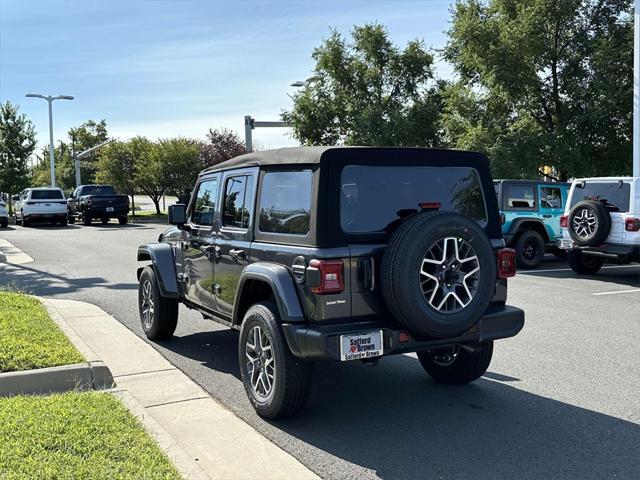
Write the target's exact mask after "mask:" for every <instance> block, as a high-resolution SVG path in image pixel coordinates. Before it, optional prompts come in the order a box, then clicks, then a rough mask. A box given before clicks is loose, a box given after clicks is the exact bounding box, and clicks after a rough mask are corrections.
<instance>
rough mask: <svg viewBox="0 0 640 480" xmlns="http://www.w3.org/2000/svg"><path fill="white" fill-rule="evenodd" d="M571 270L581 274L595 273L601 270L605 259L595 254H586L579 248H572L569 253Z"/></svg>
mask: <svg viewBox="0 0 640 480" xmlns="http://www.w3.org/2000/svg"><path fill="white" fill-rule="evenodd" d="M567 258H568V260H569V266H570V267H571V270H573V271H574V272H576V273H579V274H580V275H595V274H596V273H598V272H599V271H600V269H601V268H602V265H603V264H604V260H603V259H602V258H598V257H595V256H593V255H585V254H584V253H582V252H581V251H579V250H570V251H569V252H568V254H567Z"/></svg>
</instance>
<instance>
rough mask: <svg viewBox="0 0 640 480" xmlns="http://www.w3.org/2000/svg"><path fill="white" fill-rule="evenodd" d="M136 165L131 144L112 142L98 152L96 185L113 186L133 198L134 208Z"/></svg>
mask: <svg viewBox="0 0 640 480" xmlns="http://www.w3.org/2000/svg"><path fill="white" fill-rule="evenodd" d="M135 163H136V158H135V156H134V154H133V152H132V148H131V146H130V145H129V142H111V143H109V144H108V145H105V146H104V147H103V148H101V149H100V150H99V152H98V161H97V165H96V175H95V180H96V183H103V184H109V185H113V186H114V187H115V188H116V190H117V191H118V192H120V193H124V194H125V195H129V196H131V204H132V206H134V207H135V205H134V195H135V191H136V188H135V187H136V183H135V174H136V168H135Z"/></svg>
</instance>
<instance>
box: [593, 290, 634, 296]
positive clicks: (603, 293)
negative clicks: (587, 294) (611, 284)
mask: <svg viewBox="0 0 640 480" xmlns="http://www.w3.org/2000/svg"><path fill="white" fill-rule="evenodd" d="M635 292H640V288H634V289H633V290H616V291H615V292H598V293H592V294H591V295H615V294H616V293H635Z"/></svg>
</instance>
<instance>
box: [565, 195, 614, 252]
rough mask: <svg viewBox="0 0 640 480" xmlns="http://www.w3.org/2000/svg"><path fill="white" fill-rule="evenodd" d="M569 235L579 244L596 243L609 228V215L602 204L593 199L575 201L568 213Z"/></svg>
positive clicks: (603, 239) (604, 238)
mask: <svg viewBox="0 0 640 480" xmlns="http://www.w3.org/2000/svg"><path fill="white" fill-rule="evenodd" d="M568 220H569V222H568V223H569V225H568V227H569V229H568V230H569V236H570V237H571V238H572V239H573V240H574V241H576V242H577V243H578V244H579V245H586V246H592V245H598V244H600V243H602V242H604V241H605V240H606V238H607V237H608V236H609V232H610V230H611V216H610V215H609V212H608V211H607V209H606V208H605V207H604V205H602V204H600V203H599V202H595V201H593V200H584V201H581V202H578V203H576V205H575V206H574V207H573V209H572V210H571V212H570V213H569V219H568Z"/></svg>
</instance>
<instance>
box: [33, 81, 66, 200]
mask: <svg viewBox="0 0 640 480" xmlns="http://www.w3.org/2000/svg"><path fill="white" fill-rule="evenodd" d="M25 97H29V98H42V99H43V100H46V101H47V103H48V104H49V162H50V163H51V187H52V188H54V187H55V186H56V158H55V155H54V151H53V150H54V145H53V107H52V104H53V102H54V101H55V100H73V97H72V96H71V95H58V96H57V97H52V96H51V95H47V96H45V95H40V94H39V93H27V94H26V95H25Z"/></svg>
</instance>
